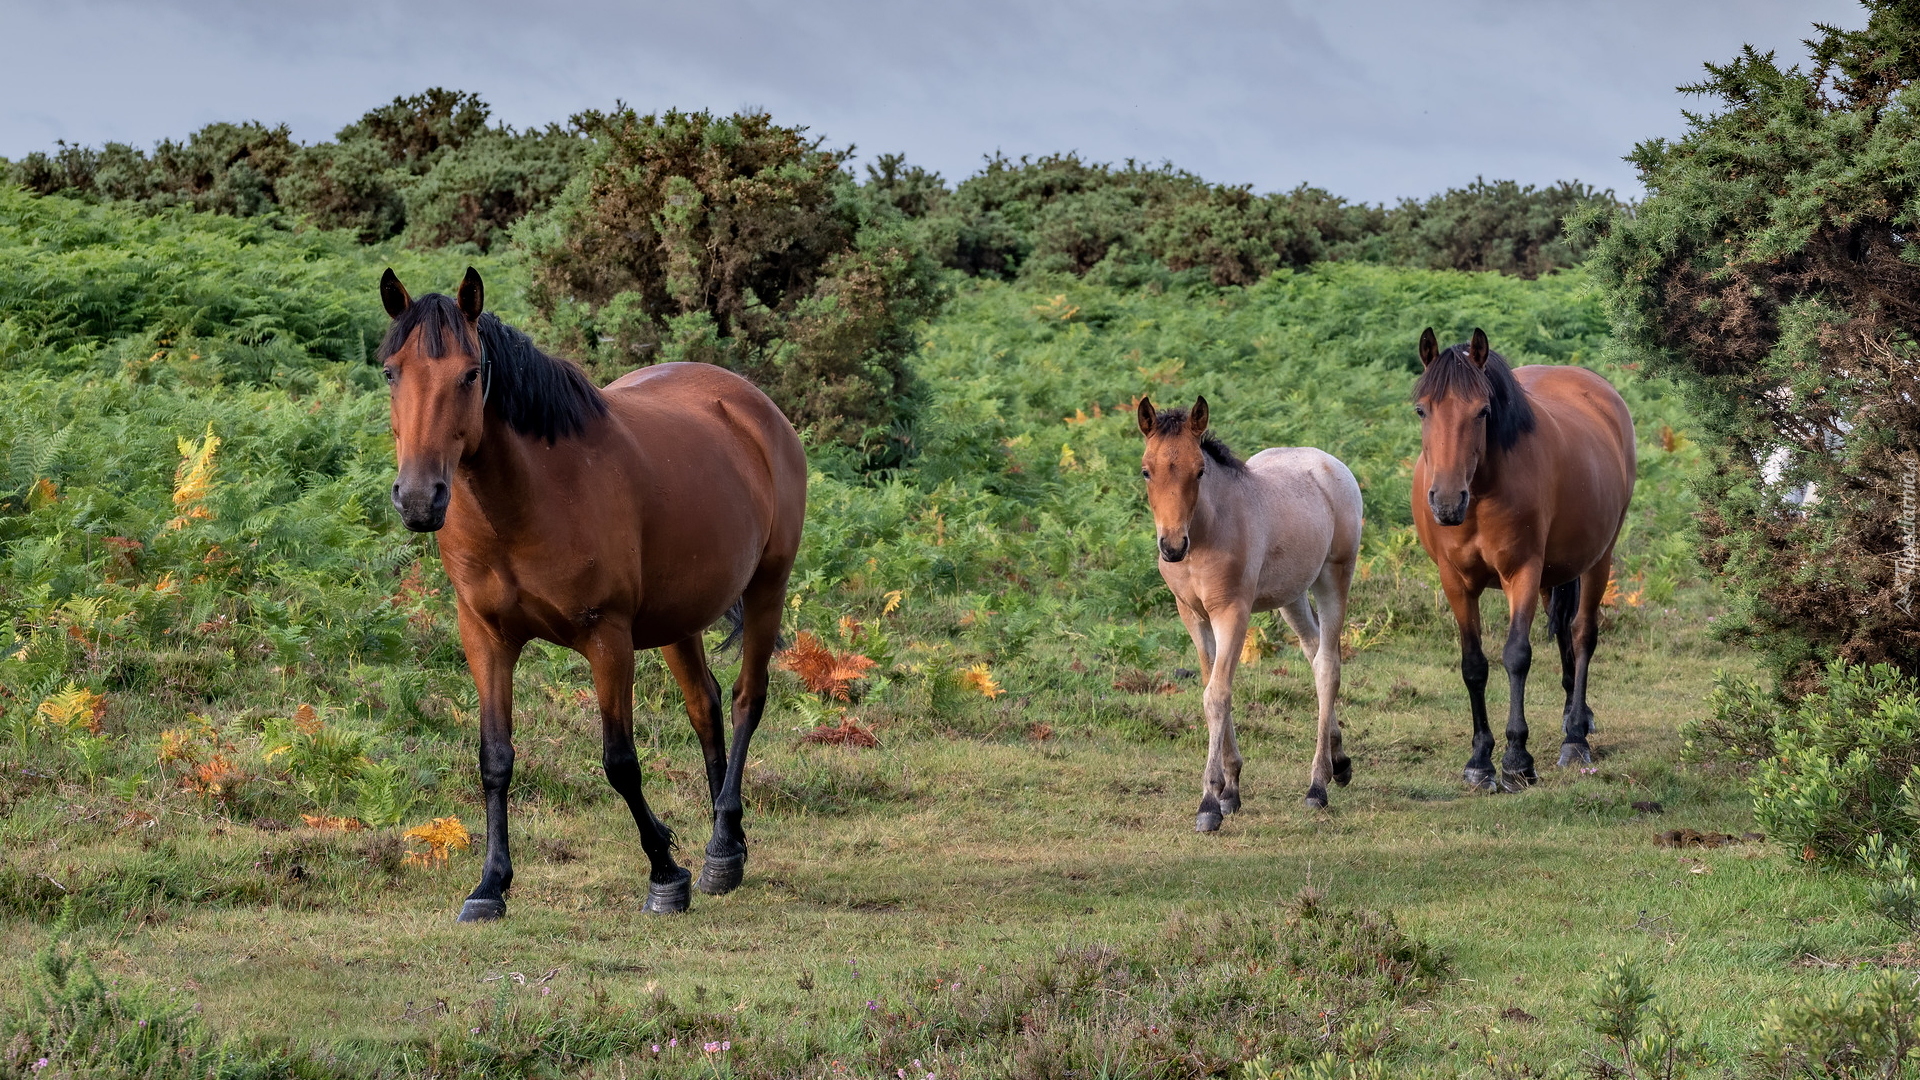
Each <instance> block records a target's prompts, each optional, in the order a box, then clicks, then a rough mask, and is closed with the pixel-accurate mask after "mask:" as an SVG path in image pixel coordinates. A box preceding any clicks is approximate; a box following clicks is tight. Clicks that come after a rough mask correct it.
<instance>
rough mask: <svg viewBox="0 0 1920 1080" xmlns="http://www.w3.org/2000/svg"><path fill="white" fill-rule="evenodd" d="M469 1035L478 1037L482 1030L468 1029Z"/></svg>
mask: <svg viewBox="0 0 1920 1080" xmlns="http://www.w3.org/2000/svg"><path fill="white" fill-rule="evenodd" d="M467 1034H469V1035H478V1034H480V1029H479V1028H468V1029H467Z"/></svg>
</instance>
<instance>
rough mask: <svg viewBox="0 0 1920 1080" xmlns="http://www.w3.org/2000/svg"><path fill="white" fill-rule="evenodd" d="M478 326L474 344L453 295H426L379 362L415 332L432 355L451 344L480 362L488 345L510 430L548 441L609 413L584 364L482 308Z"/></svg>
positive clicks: (491, 380) (498, 403) (492, 378)
mask: <svg viewBox="0 0 1920 1080" xmlns="http://www.w3.org/2000/svg"><path fill="white" fill-rule="evenodd" d="M478 325H479V331H480V334H479V340H478V341H476V340H474V333H473V331H474V328H473V326H470V325H469V324H468V323H467V317H466V316H465V315H464V314H462V313H461V311H460V305H459V304H458V303H456V302H455V301H454V299H453V298H452V297H450V296H444V295H442V294H440V293H427V294H426V295H425V296H420V297H417V298H415V299H414V301H413V303H412V304H411V305H409V306H408V307H407V310H405V311H403V312H401V313H400V317H399V318H397V319H395V320H393V325H392V326H391V327H389V328H388V329H387V336H386V337H385V338H384V339H383V340H382V341H381V342H380V351H379V352H378V354H376V359H377V360H385V359H386V358H387V357H389V356H392V355H393V354H394V353H396V352H398V351H399V350H400V347H401V346H403V345H405V344H406V343H407V339H408V338H409V337H412V336H413V334H414V332H415V331H418V332H419V334H420V350H421V351H422V352H424V353H426V354H427V356H428V357H429V358H431V359H434V360H438V359H440V358H441V357H443V356H445V355H447V350H448V348H449V347H450V346H451V347H453V348H457V349H460V350H462V351H464V352H465V353H466V354H467V355H469V356H472V357H474V358H475V359H479V358H480V357H481V355H482V353H481V349H480V346H481V345H482V344H484V345H485V346H486V352H485V357H486V362H487V386H488V390H487V402H488V404H490V405H491V406H493V407H494V408H496V409H499V410H500V417H501V419H503V420H505V421H506V422H507V426H508V427H511V428H512V429H513V430H515V431H517V432H519V433H520V434H522V435H528V436H532V437H533V438H537V439H545V440H546V441H547V442H548V443H552V442H554V441H555V440H557V439H561V438H565V437H568V436H573V435H578V434H580V433H581V432H583V431H585V430H586V429H587V422H588V421H590V420H592V419H594V418H596V417H601V416H605V415H606V414H607V403H606V400H605V399H604V398H602V397H601V396H600V391H599V390H598V389H596V388H595V387H594V385H593V380H591V379H589V378H587V373H586V372H584V371H581V370H580V366H579V365H578V364H575V363H574V362H573V361H571V360H565V359H562V358H560V357H558V356H550V355H548V354H547V353H544V352H541V351H540V347H539V346H537V345H535V344H534V343H533V339H532V338H530V337H528V336H527V335H526V334H524V333H522V332H520V331H519V330H516V329H514V328H513V327H511V326H508V325H507V324H506V323H503V322H501V321H500V320H499V319H497V318H495V317H494V315H493V313H492V312H483V313H482V314H481V316H480V319H479V323H478Z"/></svg>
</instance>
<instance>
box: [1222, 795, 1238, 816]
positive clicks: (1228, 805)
mask: <svg viewBox="0 0 1920 1080" xmlns="http://www.w3.org/2000/svg"><path fill="white" fill-rule="evenodd" d="M1239 812H1240V793H1239V792H1237V791H1231V792H1228V793H1227V794H1225V795H1222V796H1220V813H1221V814H1237V813H1239Z"/></svg>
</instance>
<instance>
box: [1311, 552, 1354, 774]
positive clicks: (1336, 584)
mask: <svg viewBox="0 0 1920 1080" xmlns="http://www.w3.org/2000/svg"><path fill="white" fill-rule="evenodd" d="M1352 583H1353V564H1352V563H1328V564H1327V565H1325V566H1323V567H1321V568H1320V576H1319V577H1317V578H1315V579H1314V582H1313V601H1314V604H1315V605H1317V606H1318V607H1319V609H1320V649H1319V652H1318V653H1317V654H1316V655H1315V656H1314V659H1313V688H1314V691H1315V693H1316V695H1317V696H1318V698H1319V704H1320V716H1319V726H1318V728H1316V729H1315V742H1314V751H1313V783H1312V786H1310V787H1309V788H1308V789H1307V804H1308V805H1309V806H1325V805H1327V783H1326V782H1327V780H1328V779H1329V778H1331V779H1332V780H1333V782H1334V783H1336V784H1339V785H1340V786H1342V787H1345V786H1346V785H1347V783H1348V782H1349V781H1351V780H1352V779H1353V761H1352V759H1350V758H1348V757H1347V753H1346V750H1345V749H1344V748H1343V747H1342V746H1341V745H1340V717H1339V714H1338V713H1337V712H1336V711H1335V707H1336V705H1337V703H1338V702H1339V700H1340V638H1341V632H1342V631H1343V630H1344V629H1345V628H1346V625H1347V589H1348V587H1349V586H1350V585H1351V584H1352ZM1322 769H1325V770H1326V771H1325V772H1324V773H1322V771H1321V770H1322ZM1315 792H1318V793H1319V800H1318V801H1317V802H1316V801H1315V799H1314V793H1315Z"/></svg>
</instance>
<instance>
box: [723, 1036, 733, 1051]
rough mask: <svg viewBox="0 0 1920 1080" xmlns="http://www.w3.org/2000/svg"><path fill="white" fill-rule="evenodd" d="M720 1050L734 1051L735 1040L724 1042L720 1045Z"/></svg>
mask: <svg viewBox="0 0 1920 1080" xmlns="http://www.w3.org/2000/svg"><path fill="white" fill-rule="evenodd" d="M720 1049H722V1050H731V1049H733V1040H732V1039H728V1040H727V1041H725V1042H723V1043H721V1044H720Z"/></svg>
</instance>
